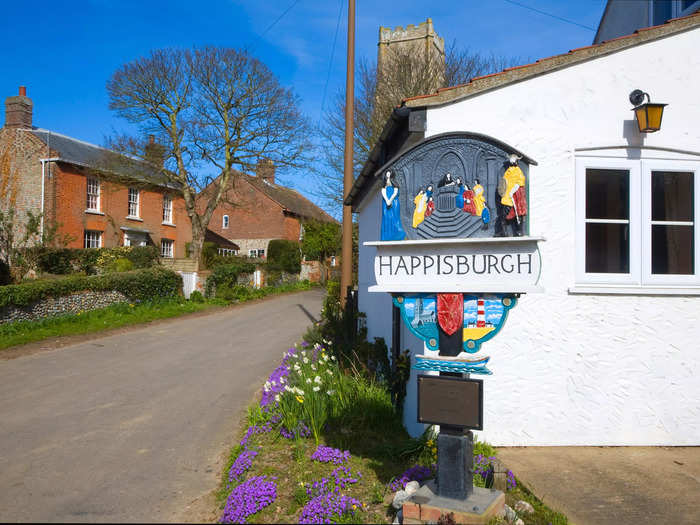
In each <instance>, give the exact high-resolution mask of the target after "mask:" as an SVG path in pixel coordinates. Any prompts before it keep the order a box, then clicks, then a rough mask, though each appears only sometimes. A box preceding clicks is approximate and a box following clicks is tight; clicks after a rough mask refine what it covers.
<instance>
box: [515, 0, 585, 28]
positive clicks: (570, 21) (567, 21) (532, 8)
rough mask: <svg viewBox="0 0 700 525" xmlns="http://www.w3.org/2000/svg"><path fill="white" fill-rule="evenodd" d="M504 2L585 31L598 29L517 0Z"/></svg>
mask: <svg viewBox="0 0 700 525" xmlns="http://www.w3.org/2000/svg"><path fill="white" fill-rule="evenodd" d="M504 1H505V2H508V3H509V4H513V5H517V6H519V7H522V8H524V9H529V10H530V11H534V12H535V13H539V14H541V15H545V16H548V17H550V18H555V19H557V20H560V21H562V22H566V23H567V24H572V25H575V26H578V27H582V28H583V29H588V30H589V31H593V32H595V31H596V29H594V28H592V27H589V26H586V25H583V24H579V23H578V22H574V21H573V20H569V19H567V18H563V17H561V16H558V15H553V14H552V13H547V12H546V11H541V10H539V9H535V8H534V7H530V6H529V5H525V4H521V3H520V2H516V1H515V0H504Z"/></svg>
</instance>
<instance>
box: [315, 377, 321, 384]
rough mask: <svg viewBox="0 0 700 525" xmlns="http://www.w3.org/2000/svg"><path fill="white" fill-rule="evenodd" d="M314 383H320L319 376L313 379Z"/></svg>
mask: <svg viewBox="0 0 700 525" xmlns="http://www.w3.org/2000/svg"><path fill="white" fill-rule="evenodd" d="M314 383H319V384H320V383H321V376H316V377H314Z"/></svg>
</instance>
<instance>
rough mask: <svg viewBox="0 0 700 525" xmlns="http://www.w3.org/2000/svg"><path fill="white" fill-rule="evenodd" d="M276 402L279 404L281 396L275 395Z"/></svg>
mask: <svg viewBox="0 0 700 525" xmlns="http://www.w3.org/2000/svg"><path fill="white" fill-rule="evenodd" d="M275 401H276V402H277V403H279V402H280V395H279V394H275Z"/></svg>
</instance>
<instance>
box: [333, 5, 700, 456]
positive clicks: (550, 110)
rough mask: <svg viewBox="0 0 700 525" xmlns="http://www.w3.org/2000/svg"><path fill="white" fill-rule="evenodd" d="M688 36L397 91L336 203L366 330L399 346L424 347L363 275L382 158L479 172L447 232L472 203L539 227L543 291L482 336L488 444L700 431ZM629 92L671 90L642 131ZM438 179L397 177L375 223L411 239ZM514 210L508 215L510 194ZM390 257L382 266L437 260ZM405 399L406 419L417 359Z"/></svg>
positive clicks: (459, 229)
mask: <svg viewBox="0 0 700 525" xmlns="http://www.w3.org/2000/svg"><path fill="white" fill-rule="evenodd" d="M691 3H692V2H691ZM684 4H688V3H687V2H686V3H684ZM698 49H700V14H694V15H690V16H687V17H685V18H678V19H674V20H670V21H668V22H667V23H665V24H663V25H660V26H655V27H649V28H646V29H644V30H640V31H637V32H635V33H634V34H630V35H627V36H624V37H620V38H616V39H614V40H609V41H605V42H600V43H597V44H595V45H592V46H589V47H584V48H580V49H575V50H572V51H570V52H568V53H565V54H563V55H558V56H553V57H550V58H546V59H542V60H538V61H537V62H534V63H532V64H526V65H523V66H519V67H515V68H509V69H507V70H504V71H503V72H501V73H496V74H492V75H487V76H484V77H479V78H474V79H472V80H471V81H470V82H469V83H467V84H465V85H461V86H456V87H452V88H447V89H442V90H439V91H438V92H436V93H432V94H426V95H423V96H419V97H414V98H411V99H408V100H405V101H404V102H403V104H402V106H401V107H400V108H398V109H396V110H395V111H394V113H393V115H392V116H391V118H390V119H389V121H388V122H387V123H386V126H385V128H384V131H383V133H382V135H381V137H382V139H380V142H379V143H378V144H377V145H376V147H375V148H374V150H373V151H372V153H371V154H370V156H369V160H368V162H367V163H366V164H365V166H364V168H363V170H362V172H361V174H360V176H359V177H358V179H357V180H356V181H355V184H354V186H353V188H352V190H351V192H350V194H349V196H348V198H347V200H346V204H351V205H352V206H353V209H354V211H355V212H357V213H358V215H359V236H360V254H359V308H360V310H361V311H363V312H365V313H366V314H367V329H368V335H369V337H370V338H373V337H383V338H384V339H385V340H386V341H387V343H388V344H389V346H390V347H392V350H393V352H395V353H396V352H398V351H401V350H403V349H405V348H409V349H410V350H411V352H412V354H413V355H417V354H421V353H423V351H424V344H423V342H422V341H421V340H420V339H419V338H418V337H416V335H415V334H414V333H413V332H412V330H411V327H408V326H406V324H404V323H400V322H399V318H398V315H399V314H398V308H396V307H392V297H391V295H390V294H389V293H386V292H382V291H381V289H382V286H381V285H380V283H378V282H377V269H376V267H375V264H376V260H375V256H376V255H377V254H378V253H380V254H381V252H380V251H379V250H380V249H388V248H387V247H386V246H385V247H384V248H382V247H381V246H377V244H378V243H377V242H376V241H379V240H380V238H382V235H383V232H384V225H383V224H382V202H383V197H382V192H381V190H382V188H383V187H388V186H390V185H391V184H392V181H391V180H389V181H387V180H386V179H387V178H385V174H386V173H387V172H389V173H390V174H392V173H395V172H400V171H401V170H404V171H405V173H409V170H430V173H431V174H432V175H431V176H433V177H434V180H435V182H436V183H441V184H442V187H443V188H444V187H447V186H450V185H456V181H455V180H454V179H455V177H456V176H459V177H461V178H462V182H463V181H465V180H466V181H468V186H469V188H468V189H469V190H470V191H472V190H475V188H476V186H477V185H478V186H483V190H484V191H483V193H482V195H483V201H482V202H477V199H476V198H475V196H476V195H477V193H478V192H477V191H473V192H472V193H471V194H470V196H471V199H469V200H470V201H473V202H472V203H471V204H469V205H470V206H472V207H471V208H469V210H468V211H469V213H468V214H456V215H458V216H459V217H458V218H456V219H449V218H448V219H446V220H450V221H452V222H451V223H450V224H449V225H448V226H449V227H452V228H453V231H454V233H453V236H455V237H473V236H476V237H478V236H482V235H485V234H484V233H482V229H481V228H482V226H479V223H480V222H485V219H484V217H483V209H484V208H485V209H489V210H490V212H491V217H490V218H489V219H490V221H491V222H489V223H488V226H487V228H488V229H489V230H488V232H490V233H489V235H506V236H519V235H523V236H528V234H529V235H530V236H542V237H544V238H546V242H541V243H540V246H539V253H540V257H541V275H540V276H539V281H538V283H537V284H538V286H539V287H541V288H542V289H543V292H542V293H527V294H526V295H523V296H521V297H520V299H519V300H518V304H517V306H516V307H514V308H512V310H511V311H510V312H509V314H508V316H509V317H508V322H507V323H506V324H504V325H503V327H502V328H501V332H500V335H499V336H498V337H497V338H495V339H493V340H492V341H489V342H487V343H485V344H484V348H485V349H488V352H489V354H490V355H491V358H492V359H491V362H490V365H489V368H490V369H491V370H492V371H493V375H492V376H487V377H486V379H485V387H484V391H485V394H484V396H485V402H484V408H485V413H484V429H485V430H484V436H483V437H484V438H485V439H487V440H488V441H490V442H491V443H493V444H495V445H511V446H519V445H698V444H700V405H699V404H698V399H700V382H698V380H697V378H696V375H697V373H698V372H700V353H699V352H698V351H697V346H698V343H697V341H698V340H700V323H699V322H698V311H699V310H698V307H699V305H700V302H699V301H700V297H698V296H699V295H700V266H699V265H698V261H700V228H698V227H697V225H696V224H695V223H696V221H697V220H698V219H697V218H698V217H699V216H700V146H699V145H700V126H698V122H700V105H699V104H698V100H697V95H696V93H697V88H698V86H700V56H699V55H698V53H697V50H698ZM635 90H642V91H643V92H644V93H648V94H649V97H643V98H645V99H646V98H651V99H652V101H654V102H663V103H666V104H667V105H668V106H667V107H666V108H665V112H664V113H663V120H662V126H661V129H660V131H658V132H655V133H652V132H641V131H640V126H639V123H638V121H637V120H636V118H635V113H634V112H633V111H631V109H633V105H632V104H631V103H630V94H631V93H632V92H634V91H635ZM632 98H633V99H634V100H635V101H634V104H635V105H637V104H639V103H640V101H639V97H636V98H635V97H632ZM642 102H646V100H642ZM472 143H478V144H479V145H480V147H481V149H482V150H483V151H484V154H483V155H474V156H472V157H469V158H465V157H464V155H463V154H462V151H463V149H461V148H464V147H466V146H464V144H472ZM431 148H433V149H435V151H437V152H439V154H435V157H434V159H435V162H434V164H432V165H428V164H426V163H427V160H424V159H427V158H432V157H429V156H426V155H422V156H421V154H422V153H425V152H427V151H429V150H430V151H433V150H432V149H431ZM430 154H432V153H430ZM450 155H452V156H450ZM513 157H515V159H516V160H515V161H512V158H513ZM420 159H423V160H420ZM509 159H510V160H511V164H510V166H514V165H515V166H519V167H522V171H523V174H522V182H520V183H519V184H516V183H514V184H513V188H515V186H517V185H520V186H526V188H527V192H528V196H527V197H528V202H529V209H528V210H527V215H523V216H521V217H518V221H517V223H518V224H519V226H518V227H517V228H516V227H513V228H509V229H507V231H501V232H498V231H496V229H497V228H498V226H497V224H498V222H499V221H498V219H499V218H498V217H497V216H495V214H494V212H497V211H498V210H501V205H502V199H504V198H505V197H501V195H502V194H504V193H506V194H509V193H508V188H505V187H504V188H500V191H499V189H498V188H496V187H495V184H496V181H497V180H499V179H500V178H503V176H504V174H505V172H506V170H507V169H508V167H509V164H508V161H509ZM518 159H522V160H518ZM513 162H515V164H513ZM447 172H451V176H450V177H449V178H446V173H447ZM410 173H413V174H414V173H415V171H410ZM455 174H457V175H455ZM412 176H413V175H412ZM517 176H518V177H520V176H521V175H517ZM426 177H427V176H426ZM438 177H443V179H442V180H440V179H438ZM388 178H389V179H391V175H390V176H389V177H388ZM506 178H507V177H506ZM406 180H407V179H406ZM411 180H417V179H415V178H414V179H411ZM426 180H427V178H426ZM513 180H515V179H513ZM437 185H438V184H435V187H432V186H431V187H430V188H428V187H427V186H426V187H424V188H418V187H415V188H413V187H410V188H407V187H403V188H402V187H401V185H400V184H398V190H397V193H398V197H397V199H399V203H400V209H401V214H400V215H401V216H400V218H398V219H396V221H395V222H394V224H393V225H390V226H391V227H387V229H386V232H387V233H386V234H387V235H389V234H392V235H393V234H394V233H395V234H396V236H395V237H394V239H395V240H401V239H404V238H409V239H420V238H421V232H422V231H423V230H426V229H428V228H433V227H434V226H435V224H436V223H437V222H438V219H440V220H443V219H442V218H441V217H438V218H430V219H428V218H426V215H427V211H428V208H429V206H428V205H427V202H429V198H428V196H427V195H428V191H430V192H433V191H434V192H435V195H438V194H444V195H448V193H449V191H442V188H441V191H438V188H437ZM421 192H422V193H421ZM392 193H393V190H392ZM463 195H464V192H461V191H460V192H458V196H457V197H455V196H448V197H449V198H446V200H445V203H444V204H442V205H451V206H454V205H455V204H454V203H455V198H458V197H459V196H463ZM509 195H510V194H509ZM513 195H514V194H513ZM424 197H425V198H424ZM431 197H432V196H431ZM513 199H515V196H513ZM461 204H462V206H463V209H464V210H467V208H466V206H467V204H468V203H466V202H462V203H461ZM477 205H478V206H477ZM434 206H436V207H440V206H441V204H440V202H438V199H434ZM479 207H481V210H482V212H481V213H477V212H478V209H477V208H479ZM510 208H512V210H511V211H510V213H513V210H515V213H516V214H517V209H518V205H517V203H515V204H513V203H511V204H510ZM465 215H469V217H465ZM442 217H447V212H445V213H444V214H443V215H442ZM394 219H395V218H394ZM394 219H392V220H394ZM494 219H495V221H496V223H495V224H494ZM429 222H430V223H431V224H428V223H429ZM511 222H512V221H511ZM514 224H515V223H514ZM442 227H443V228H446V227H447V226H445V225H444V224H443V226H442ZM491 228H493V229H491ZM392 232H393V233H392ZM422 242H430V241H422ZM379 244H381V243H379ZM392 249H393V248H392ZM396 249H397V250H398V248H396ZM387 253H388V252H387ZM465 261H466V259H465ZM386 262H387V266H386V267H385V268H383V270H386V271H387V272H397V271H398V272H411V271H414V272H415V271H420V272H423V271H424V270H426V268H427V266H428V265H431V266H432V265H436V262H435V261H427V260H426V261H423V260H419V261H417V262H416V266H415V267H414V265H413V261H410V260H408V261H405V262H404V263H403V266H401V265H400V264H399V262H398V261H392V262H391V264H389V262H388V261H386ZM443 262H444V259H443ZM453 262H454V261H453ZM468 262H469V263H470V264H473V263H472V262H471V259H468ZM493 262H494V265H493V271H496V270H499V269H500V265H501V262H499V260H494V261H493ZM512 262H513V259H512V258H511V259H508V263H509V264H508V268H509V269H510V268H511V266H510V263H512ZM476 263H477V264H479V266H478V268H479V269H482V268H483V267H484V265H490V263H487V262H484V261H481V260H478V261H476ZM453 266H454V265H453ZM472 267H473V266H472ZM435 268H436V266H435ZM443 269H444V268H443ZM430 271H435V270H430ZM455 271H456V270H455ZM465 272H466V266H465ZM384 278H388V277H387V276H382V279H384ZM463 278H465V279H467V278H470V276H469V275H467V274H466V273H465V275H464V276H463ZM371 289H372V290H378V291H371ZM486 314H487V316H488V311H487V312H486ZM475 326H476V325H475ZM484 327H486V326H485V325H484ZM486 328H487V327H486ZM481 329H482V330H483V329H484V328H481ZM414 374H415V373H414ZM404 413H405V423H406V425H407V427H408V428H409V430H410V432H411V433H412V434H414V435H416V434H419V433H420V432H421V431H422V430H423V428H424V427H423V425H419V424H417V423H416V378H415V375H412V377H411V380H410V381H409V385H408V395H407V400H406V409H405V412H404Z"/></svg>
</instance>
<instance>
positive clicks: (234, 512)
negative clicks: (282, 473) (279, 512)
mask: <svg viewBox="0 0 700 525" xmlns="http://www.w3.org/2000/svg"><path fill="white" fill-rule="evenodd" d="M269 479H270V481H268V478H267V476H255V477H253V478H250V479H249V480H247V481H244V482H243V483H241V484H240V485H238V486H237V487H236V488H235V489H233V491H232V492H231V494H230V495H229V497H228V499H227V500H226V506H225V507H224V514H223V516H221V520H220V523H246V518H248V517H249V516H252V515H253V514H255V513H256V512H259V511H260V510H262V509H264V508H265V507H267V506H268V505H270V504H272V502H273V501H275V499H276V498H277V483H275V482H274V481H272V480H274V479H276V478H272V477H271V478H269Z"/></svg>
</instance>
